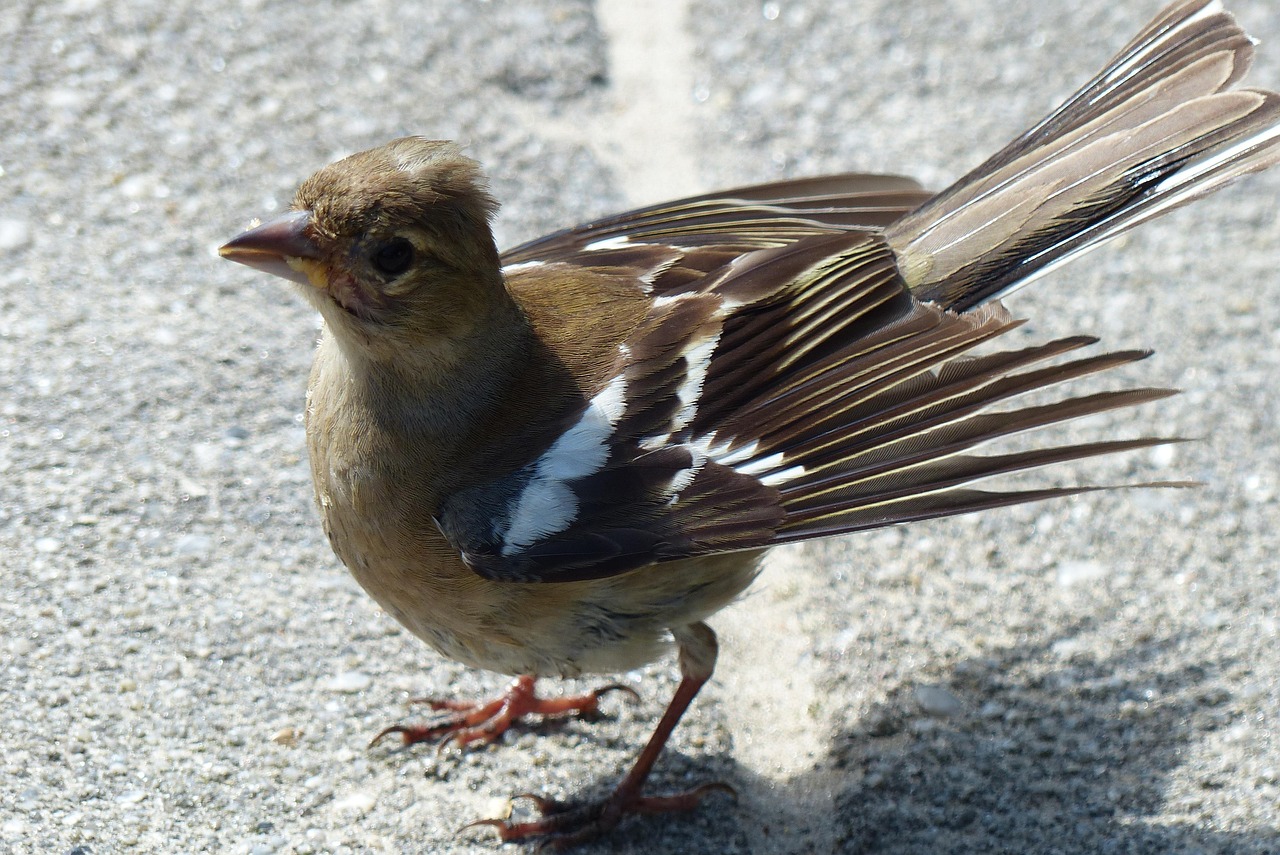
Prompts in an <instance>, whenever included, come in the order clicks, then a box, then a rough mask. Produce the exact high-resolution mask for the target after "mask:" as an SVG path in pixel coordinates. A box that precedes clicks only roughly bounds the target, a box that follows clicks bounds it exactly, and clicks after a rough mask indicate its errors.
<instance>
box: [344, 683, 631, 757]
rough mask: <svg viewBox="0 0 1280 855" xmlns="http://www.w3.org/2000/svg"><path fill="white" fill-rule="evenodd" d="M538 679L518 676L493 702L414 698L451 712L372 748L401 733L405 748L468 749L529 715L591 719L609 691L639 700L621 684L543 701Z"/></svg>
mask: <svg viewBox="0 0 1280 855" xmlns="http://www.w3.org/2000/svg"><path fill="white" fill-rule="evenodd" d="M535 682H536V681H535V678H533V677H531V676H527V675H525V676H520V677H516V679H515V681H514V682H512V684H511V685H510V686H508V687H507V690H506V691H505V692H503V693H502V694H501V695H499V696H498V697H496V698H494V699H493V700H491V701H453V700H439V699H435V698H415V699H414V700H412V701H411V702H410V703H416V704H426V705H428V706H429V707H431V709H433V710H437V711H442V712H449V713H452V715H448V716H446V717H444V718H443V719H440V720H438V721H435V722H432V723H430V724H424V725H407V724H396V725H392V726H391V727H388V728H386V729H385V730H383V731H382V732H381V733H379V734H378V735H377V736H375V737H374V738H373V741H372V742H370V743H369V744H370V745H371V746H372V745H374V744H376V743H377V742H379V741H380V740H381V739H382V738H383V737H385V736H387V735H389V734H392V733H398V734H400V736H401V738H402V739H403V740H404V744H405V745H413V744H414V743H415V742H427V741H433V740H437V739H439V740H442V741H441V743H440V744H441V747H445V746H448V745H456V746H457V747H459V748H466V747H467V746H468V745H470V744H471V743H473V742H480V743H483V744H485V745H488V744H489V743H490V742H495V741H497V740H498V739H500V738H502V735H503V734H504V733H506V732H507V730H508V729H509V728H510V727H511V726H512V725H513V724H515V723H516V722H517V721H519V720H520V718H521V717H523V716H526V715H541V716H568V715H578V716H591V715H595V714H596V713H597V712H598V711H599V707H600V698H602V697H604V696H605V695H607V694H608V693H609V692H625V693H627V694H629V695H631V696H632V697H633V698H635V699H636V700H639V696H638V695H636V693H635V690H633V689H631V688H630V687H629V686H624V685H622V684H621V683H611V684H610V685H608V686H604V687H602V688H599V689H596V690H595V691H594V692H588V693H587V694H585V695H574V696H570V697H566V698H540V697H538V695H537V693H536V692H535V691H534V684H535Z"/></svg>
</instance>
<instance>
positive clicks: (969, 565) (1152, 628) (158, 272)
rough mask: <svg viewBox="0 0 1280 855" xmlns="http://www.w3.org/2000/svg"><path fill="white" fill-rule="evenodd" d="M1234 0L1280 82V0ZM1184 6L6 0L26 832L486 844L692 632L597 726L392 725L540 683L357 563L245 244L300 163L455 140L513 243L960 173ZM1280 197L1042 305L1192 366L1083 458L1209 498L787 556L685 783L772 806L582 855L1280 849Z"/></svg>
mask: <svg viewBox="0 0 1280 855" xmlns="http://www.w3.org/2000/svg"><path fill="white" fill-rule="evenodd" d="M1230 5H1231V6H1232V7H1233V9H1234V10H1235V11H1236V12H1237V13H1238V14H1239V15H1240V17H1241V18H1242V19H1243V20H1244V21H1245V22H1246V24H1247V25H1248V26H1249V28H1250V29H1251V31H1252V32H1253V33H1254V35H1256V36H1258V37H1260V38H1261V39H1262V42H1263V43H1262V46H1261V48H1260V57H1259V62H1258V67H1257V68H1256V70H1255V74H1254V75H1253V77H1252V78H1251V79H1252V80H1253V81H1255V82H1257V83H1258V84H1259V85H1269V86H1271V87H1273V88H1275V87H1280V17H1277V16H1276V14H1275V8H1274V5H1273V2H1272V0H1232V2H1231V3H1230ZM411 6H418V7H419V8H410V7H411ZM1157 7H1158V2H1157V0H1126V2H1123V3H1117V2H1114V0H1076V2H1074V3H1070V4H1066V3H1062V4H1058V3H1021V4H1016V3H1007V2H998V0H963V2H955V3H943V2H937V0H847V2H832V0H782V2H767V3H758V2H738V0H671V2H660V3H653V4H644V5H643V6H642V5H641V4H630V3H627V2H624V1H623V0H608V2H602V3H600V4H599V5H598V6H596V5H592V4H589V3H586V2H572V0H538V2H524V3H515V2H506V0H493V2H479V0H459V2H452V3H443V2H440V3H436V2H427V3H422V4H402V3H396V2H389V0H327V2H319V3H286V2H275V0H241V2H229V3H213V4H211V3H196V2H193V0H136V2H130V3H115V2H98V0H61V2H40V0H13V2H9V3H5V4H3V5H2V6H0V168H2V169H3V173H2V174H0V258H2V259H3V263H2V264H0V473H2V474H0V567H2V571H3V582H0V627H3V630H2V633H0V662H2V664H3V669H2V670H0V850H2V851H6V852H15V853H26V852H31V853H60V855H71V853H78V855H87V853H92V855H105V853H114V852H126V851H128V852H134V851H136V852H156V853H169V852H231V853H271V852H282V853H321V852H405V853H410V852H413V853H419V852H458V853H473V852H474V853H484V852H494V851H498V850H500V849H501V847H500V845H499V844H497V843H496V842H495V841H494V840H493V839H492V838H491V836H490V835H489V834H487V833H485V832H483V831H482V830H475V831H470V832H466V833H462V834H459V833H457V829H458V828H459V826H461V825H462V824H463V823H465V822H467V821H469V820H471V819H474V818H477V817H480V816H487V815H493V814H494V812H496V811H500V810H501V809H502V808H503V797H505V796H506V795H508V794H510V793H514V792H519V791H525V790H534V791H542V792H547V793H550V794H554V795H560V796H566V795H574V794H592V793H594V794H600V793H603V792H604V791H605V790H606V789H607V788H608V787H609V786H611V785H612V783H613V781H614V780H615V779H616V777H617V775H618V774H619V772H620V771H621V770H622V769H623V768H625V766H626V765H627V764H628V763H629V762H630V760H631V758H632V757H633V756H634V754H635V752H636V751H637V750H638V748H639V746H640V745H641V744H642V743H643V741H644V739H645V738H646V737H647V735H648V732H649V730H650V728H651V726H652V724H653V723H654V721H655V720H656V718H657V716H658V714H659V712H660V710H661V708H662V706H663V704H664V703H665V701H666V699H667V698H668V697H669V694H670V692H671V690H672V688H673V686H674V679H673V671H674V667H673V664H672V663H671V662H669V661H666V662H659V663H657V664H655V665H653V666H652V667H650V668H648V669H646V670H645V671H643V672H638V673H633V674H627V675H623V677H622V679H624V680H625V681H627V682H628V683H630V684H632V685H634V686H636V688H637V689H638V690H639V691H640V692H641V694H642V695H643V701H642V702H641V703H639V704H636V705H630V704H627V703H626V702H625V701H623V700H620V699H616V698H612V699H610V700H609V701H607V702H606V704H605V706H606V707H607V709H608V711H609V715H607V716H606V717H605V718H604V719H603V720H602V721H599V722H597V723H593V724H585V723H579V722H570V723H558V724H553V725H549V726H546V727H533V728H526V729H523V730H521V731H520V732H518V733H515V734H512V735H511V737H510V738H508V739H507V741H506V743H505V744H503V745H501V746H496V747H494V748H492V749H487V750H482V751H478V752H474V753H470V754H467V755H463V756H458V755H456V754H447V753H446V754H443V755H439V756H437V754H436V752H435V751H433V750H432V749H430V748H429V747H422V746H419V747H418V748H415V749H410V750H403V751H401V750H393V749H392V748H391V747H387V746H379V747H377V748H373V749H368V748H366V743H367V741H368V739H369V737H370V736H371V735H372V734H373V733H375V732H376V731H378V730H379V729H380V728H381V727H383V726H385V725H387V724H389V723H393V722H396V721H402V720H406V719H407V718H409V717H410V716H411V715H412V711H411V710H409V709H408V708H407V707H406V706H405V705H404V702H405V700H406V699H407V698H409V697H410V696H416V695H422V694H447V695H457V696H466V695H470V694H475V693H478V692H482V691H488V690H492V689H494V688H496V687H498V686H499V685H501V683H502V680H500V679H499V678H497V677H495V676H493V675H485V674H476V673H472V672H468V671H466V670H465V669H463V668H461V667H460V666H456V665H454V664H452V663H448V662H443V661H441V660H440V659H438V658H437V657H436V656H434V655H433V654H431V653H430V652H429V651H428V650H427V649H426V648H425V647H424V646H422V645H421V644H419V643H417V642H416V641H415V640H414V639H412V638H411V637H409V636H408V635H407V634H406V633H404V632H402V631H400V630H399V629H398V628H397V626H396V625H395V624H394V623H393V621H392V620H391V619H390V618H389V617H388V616H386V615H385V614H383V613H381V612H380V611H379V610H378V609H377V608H376V607H375V606H374V604H373V603H372V602H371V601H370V600H368V599H367V598H366V597H365V596H364V595H363V594H362V593H361V592H360V591H359V590H358V589H357V588H356V586H355V584H354V583H353V582H352V581H351V580H350V579H349V578H348V577H347V575H346V573H345V571H344V570H343V569H342V568H341V567H340V566H339V564H338V562H337V561H336V559H335V558H334V557H333V556H332V555H331V553H330V552H329V549H328V546H327V544H326V542H325V540H324V537H323V535H322V534H321V532H320V528H319V525H318V523H317V520H316V515H315V513H314V512H313V509H312V507H311V491H310V486H309V484H308V475H307V472H306V464H305V460H304V450H303V439H302V428H301V424H300V420H301V409H302V400H303V398H302V396H303V388H304V383H305V376H306V371H307V365H308V363H309V359H310V350H311V346H312V342H313V340H314V337H315V333H316V318H315V317H314V316H313V314H312V313H311V312H310V311H309V310H308V308H307V307H306V306H304V305H303V303H302V301H301V300H299V299H297V297H296V296H295V295H294V294H292V293H291V292H290V291H289V289H287V288H285V287H282V285H281V283H279V282H277V281H272V280H270V279H268V278H267V277H265V276H263V275H259V274H254V273H253V272H251V271H249V270H246V269H244V268H241V267H238V266H234V265H231V264H228V263H225V262H222V261H219V260H217V259H216V258H215V254H214V248H215V247H216V246H217V245H218V244H219V243H221V242H222V241H224V240H225V239H226V238H228V237H230V236H232V235H234V234H235V233H236V232H238V231H239V230H240V229H242V228H243V227H245V226H246V225H247V224H248V223H249V221H250V218H252V217H260V216H266V215H270V214H272V213H275V212H278V211H280V210H281V209H282V208H283V207H284V206H285V205H287V203H288V200H289V198H290V196H291V194H292V192H293V189H294V187H295V186H296V185H297V183H298V182H299V181H301V180H302V179H303V178H304V177H305V176H306V175H307V174H309V173H310V172H311V171H312V170H314V169H316V168H318V167H319V166H321V165H323V164H324V163H325V162H327V161H329V160H331V159H333V158H335V157H337V156H339V155H342V154H345V153H348V152H351V151H354V150H358V149H361V148H366V147H369V146H372V145H376V144H378V143H381V142H383V141H385V140H387V139H389V138H391V137H394V136H398V135H402V134H406V133H422V134H428V135H432V136H440V137H452V138H457V139H460V140H464V141H466V142H468V143H469V144H470V147H471V151H472V152H473V153H474V154H475V155H476V156H477V157H478V158H480V159H481V160H482V161H483V162H485V163H486V164H487V166H488V169H489V171H490V173H491V175H492V177H493V184H494V187H495V190H496V192H497V195H498V196H499V198H501V199H502V200H504V202H505V207H504V210H503V215H502V218H501V222H500V226H499V228H500V239H501V242H502V243H504V244H507V245H510V244H512V243H514V242H516V241H518V240H522V239H525V238H530V237H533V236H536V235H538V234H540V233H542V232H544V231H547V230H550V229H553V228H556V227H559V226H562V225H566V224H569V223H572V222H575V221H581V220H585V219H588V218H591V217H594V216H597V215H600V214H604V213H607V212H609V211H612V210H616V209H618V208H620V207H622V206H625V205H629V204H639V203H643V202H649V201H655V200H658V199H660V198H662V197H665V196H675V195H684V194H690V193H693V192H698V191H703V190H708V189H713V188H715V187H717V186H724V185H730V184H736V183H743V182H752V181H764V180H769V179H773V178H778V177H782V176H793V175H804V174H814V173H821V172H827V171H837V170H863V171H887V172H900V173H907V174H912V175H915V176H918V177H920V178H921V179H922V180H924V181H926V182H927V183H928V184H929V185H931V186H941V185H943V184H945V183H946V182H947V181H948V180H950V179H952V178H954V177H955V176H957V175H959V174H960V173H961V172H963V171H964V170H965V169H967V168H969V167H970V166H973V165H974V164H976V163H977V162H978V161H979V160H981V159H982V158H983V157H985V156H986V155H987V154H989V153H991V152H992V151H994V150H995V149H996V148H997V147H999V146H1000V145H1002V144H1003V143H1004V142H1005V141H1006V140H1007V139H1009V138H1010V137H1012V136H1013V135H1014V134H1015V133H1016V132H1018V131H1019V130H1021V129H1022V128H1023V127H1025V126H1026V125H1027V124H1028V123H1029V122H1031V121H1033V120H1035V119H1037V118H1038V117H1039V116H1040V115H1042V114H1043V113H1044V112H1045V111H1047V110H1048V109H1049V108H1051V107H1052V106H1053V105H1054V104H1055V103H1056V102H1057V101H1059V100H1060V99H1061V98H1063V97H1064V96H1066V95H1067V94H1068V93H1069V92H1070V91H1071V90H1072V89H1073V88H1074V87H1075V86H1076V85H1077V84H1079V83H1081V82H1083V81H1084V80H1086V79H1087V78H1088V77H1089V76H1091V75H1092V73H1093V72H1094V71H1096V70H1097V68H1099V67H1100V66H1101V64H1102V63H1103V62H1104V61H1105V59H1106V58H1107V57H1108V56H1109V55H1110V53H1111V52H1112V51H1113V50H1114V49H1115V48H1117V47H1119V46H1120V45H1121V44H1122V43H1124V42H1125V41H1126V40H1127V39H1128V38H1129V37H1130V36H1131V35H1132V34H1133V33H1135V32H1136V31H1137V29H1138V28H1139V27H1140V26H1141V25H1142V24H1143V23H1144V21H1145V20H1146V19H1147V18H1148V17H1150V16H1151V15H1153V14H1154V13H1155V12H1156V11H1157ZM1278 197H1280V173H1277V174H1271V175H1267V176H1263V177H1260V178H1256V179H1253V180H1250V181H1248V182H1245V183H1243V184H1240V185H1238V186H1236V187H1233V188H1231V189H1229V190H1228V191H1226V192H1224V193H1222V194H1220V195H1219V196H1217V197H1215V198H1213V199H1211V200H1208V201H1206V202H1203V203H1200V204H1197V205H1196V206H1194V207H1193V208H1190V209H1187V210H1184V211H1181V212H1179V213H1177V214H1176V215H1174V216H1171V217H1169V218H1167V219H1166V220H1164V221H1162V222H1160V223H1157V224H1153V225H1152V226H1150V227H1147V228H1145V229H1143V230H1142V231H1141V232H1139V233H1137V234H1135V235H1134V236H1133V237H1132V238H1130V239H1127V240H1126V241H1124V242H1123V245H1116V246H1112V247H1109V248H1107V249H1105V250H1103V251H1101V252H1099V253H1097V254H1095V255H1093V256H1090V257H1088V258H1086V259H1082V260H1081V261H1079V262H1078V263H1075V264H1073V265H1071V266H1070V268H1069V269H1065V270H1063V271H1060V272H1059V273H1057V274H1055V275H1053V276H1052V277H1050V278H1049V279H1046V280H1042V281H1040V282H1039V283H1037V284H1036V285H1035V286H1034V287H1033V288H1031V289H1029V290H1028V291H1026V292H1024V293H1020V294H1017V295H1015V297H1014V298H1013V299H1012V300H1011V301H1010V305H1011V307H1012V308H1013V309H1014V311H1015V312H1016V313H1018V314H1019V315H1021V316H1024V317H1027V318H1030V319H1031V322H1030V324H1028V327H1027V334H1028V335H1029V336H1034V337H1037V338H1043V337H1046V336H1052V335H1057V334H1068V333H1079V332H1090V333H1095V334H1098V335H1100V336H1102V337H1103V338H1104V339H1105V341H1106V342H1107V343H1108V344H1110V345H1113V346H1120V347H1132V346H1143V347H1152V348H1154V349H1155V350H1156V351H1157V356H1156V357H1155V358H1154V359H1152V360H1149V361H1147V362H1145V363H1142V364H1141V365H1139V366H1136V368H1135V369H1134V370H1132V371H1130V372H1129V375H1128V376H1129V377H1130V378H1131V379H1133V380H1134V381H1135V382H1142V383H1153V384H1160V385H1172V386H1176V387H1180V388H1182V389H1184V390H1185V392H1184V394H1182V395H1180V396H1177V397H1175V398H1173V399H1171V400H1168V401H1164V402H1161V403H1158V404H1155V405H1152V406H1149V407H1146V408H1144V409H1143V410H1142V411H1140V412H1134V413H1124V414H1119V415H1117V416H1115V417H1113V418H1110V419H1106V420H1102V421H1100V422H1095V423H1094V424H1093V425H1084V426H1081V427H1080V428H1079V430H1080V431H1081V432H1082V433H1087V434H1089V435H1093V436H1097V435H1099V434H1100V433H1106V432H1108V431H1110V430H1112V429H1114V432H1116V433H1122V434H1124V435H1137V434H1141V433H1143V432H1161V433H1165V434H1169V435H1178V436H1188V437H1196V438H1198V441H1197V442H1194V443H1189V444H1184V445H1179V446H1176V447H1173V448H1172V449H1165V450H1157V451H1155V452H1152V453H1146V454H1139V455H1137V456H1136V457H1134V458H1131V459H1127V460H1124V461H1114V462H1108V461H1099V462H1093V463H1088V464H1084V465H1081V466H1078V467H1074V468H1073V469H1072V470H1071V471H1069V472H1063V473H1061V474H1060V476H1059V477H1060V478H1061V479H1062V480H1066V481H1070V480H1072V479H1088V480H1098V481H1111V482H1114V481H1125V480H1129V481H1133V480H1150V479H1161V478H1187V479H1196V480H1199V481H1202V482H1204V486H1203V487H1200V488H1199V489H1194V490H1145V491H1135V490H1131V491H1119V492H1114V493H1108V494H1102V495H1094V496H1089V497H1082V498H1077V499H1072V500H1066V501H1059V502H1053V503H1048V504H1042V505H1036V506H1030V507H1023V508H1016V509H1012V510H1007V511H1001V512H994V513H988V514H984V515H979V516H974V517H969V518H961V519H954V520H947V521H941V522H935V523H928V524H921V525H914V526H911V527H908V528H904V529H894V530H888V531H883V532H877V533H871V534H869V535H864V536H861V537H857V538H846V539H838V540H833V541H829V542H825V543H820V544H812V545H807V546H803V547H798V548H790V549H787V550H782V551H779V552H778V553H777V554H776V555H775V556H774V559H773V560H772V563H771V564H770V566H769V569H768V571H767V572H766V574H765V576H764V578H763V579H762V580H761V582H760V584H759V585H758V586H757V588H755V589H754V590H753V592H752V593H751V594H750V595H749V596H748V597H747V598H746V599H745V600H744V601H743V602H741V603H739V604H737V605H735V606H734V607H732V608H730V609H728V610H726V611H725V612H724V613H722V614H721V615H720V616H718V617H717V619H716V620H715V621H714V622H713V623H714V625H715V626H716V628H717V629H718V630H719V631H720V633H721V636H722V642H723V644H722V655H721V666H720V669H719V671H718V672H717V678H716V680H715V681H714V682H713V684H711V685H710V686H709V687H708V688H707V690H706V691H705V692H704V693H703V695H702V697H700V698H699V700H698V702H697V704H696V705H695V706H694V708H693V709H692V711H691V713H690V714H689V716H688V718H687V720H686V722H685V723H684V724H682V725H681V727H680V729H679V730H678V731H677V733H676V736H675V738H674V740H673V742H672V744H671V746H670V748H669V750H668V751H667V753H666V754H665V755H664V756H663V758H662V759H661V761H660V762H659V765H658V769H657V772H656V775H655V780H654V781H653V787H654V789H655V790H657V789H675V788H679V787H683V786H689V785H691V784H695V783H698V782H702V781H707V780H724V781H727V782H729V783H731V784H732V785H733V786H734V787H735V788H736V789H737V790H738V792H739V793H740V798H739V799H738V801H737V803H736V804H734V803H731V802H729V801H728V800H727V799H723V800H722V799H712V800H709V801H708V803H707V804H706V805H705V807H704V808H703V809H702V810H700V811H698V812H696V813H694V814H691V815H688V816H683V817H676V818H660V819H642V820H636V821H632V822H629V823H627V824H626V825H625V826H624V828H623V829H621V830H620V831H619V832H618V833H617V834H615V835H614V836H612V837H610V838H609V839H607V840H605V841H602V842H601V843H599V844H597V845H594V846H590V847H586V848H585V849H584V850H583V851H585V852H601V853H603V852H636V853H666V852H671V853H676V852H752V853H806V852H813V853H829V852H842V853H939V852H942V853H992V852H1008V853H1099V852H1115V853H1129V852H1144V853H1145V852H1150V853H1264V852H1277V851H1280V819H1278V818H1277V817H1278V816H1280V742H1278V741H1277V736H1276V719H1277V715H1278V714H1280V640H1278V638H1280V593H1278V588H1280V560H1278V559H1277V558H1276V556H1277V554H1278V553H1280V531H1278V530H1277V523H1278V522H1280V383H1278V382H1277V380H1276V379H1275V378H1276V376H1277V372H1278V371H1280V333H1277V330H1278V329H1280V276H1278V275H1277V273H1276V267H1277V264H1278V263H1280V249H1278V245H1280V222H1278V219H1277V215H1278V211H1280V204H1278V202H1277V199H1278ZM1074 430H1075V429H1073V431H1074ZM553 690H554V688H553Z"/></svg>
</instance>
